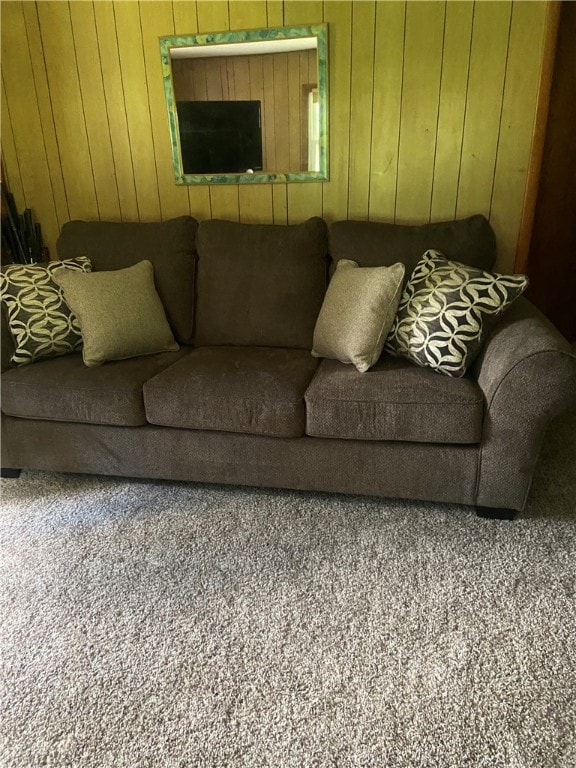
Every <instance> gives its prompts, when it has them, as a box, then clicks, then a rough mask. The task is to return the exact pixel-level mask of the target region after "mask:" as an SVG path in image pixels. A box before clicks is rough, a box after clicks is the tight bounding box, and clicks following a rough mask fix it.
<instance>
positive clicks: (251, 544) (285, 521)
mask: <svg viewBox="0 0 576 768" xmlns="http://www.w3.org/2000/svg"><path fill="white" fill-rule="evenodd" d="M383 471H385V468H383ZM575 584H576V417H574V416H573V417H571V418H570V419H565V420H564V421H563V422H561V423H560V422H557V423H556V424H555V425H554V429H553V431H552V433H550V434H549V435H548V437H547V440H546V443H545V445H544V449H543V455H542V460H541V462H540V465H539V467H538V472H537V476H536V479H535V482H534V485H533V490H532V493H531V497H530V502H529V506H528V509H527V510H526V512H525V513H524V514H523V515H522V516H521V517H520V518H519V519H518V520H517V521H515V522H513V523H506V522H493V521H485V520H479V519H477V518H476V517H475V516H474V514H473V513H472V512H471V511H470V510H469V509H467V508H465V507H460V506H456V505H441V504H423V503H419V502H404V501H398V500H379V499H373V498H358V497H344V496H330V495H324V494H312V493H309V494H307V493H296V492H290V491H272V490H261V489H248V488H228V487H224V486H208V485H193V484H185V483H169V482H145V481H127V480H122V479H112V478H98V477H88V476H66V475H63V474H48V473H41V472H29V473H24V474H23V475H22V477H21V478H20V479H19V480H4V481H2V506H1V513H0V664H1V680H0V684H1V689H0V697H1V700H0V710H1V711H0V765H1V766H2V768H8V767H10V768H32V767H33V766H50V767H51V768H61V767H63V766H71V767H72V766H74V767H75V768H84V767H88V766H89V767H90V768H108V767H109V768H124V767H126V766H130V767H133V768H147V767H152V766H154V767H156V766H158V767H159V768H184V767H187V766H200V767H202V768H204V767H207V768H208V767H214V768H227V767H228V766H230V768H239V767H240V766H242V767H244V766H245V767H246V768H248V767H250V768H252V767H254V768H265V767H267V766H270V767H274V768H284V767H286V768H287V767H288V766H290V768H292V767H293V768H307V767H310V768H312V767H318V768H320V767H326V768H328V766H330V767H331V768H347V767H348V766H350V767H352V766H370V767H373V766H374V767H380V766H382V767H383V768H412V767H414V768H415V767H416V766H418V767H419V768H426V767H428V766H430V767H432V766H434V767H438V768H452V767H454V768H456V767H458V768H461V767H465V766H474V768H484V767H485V768H499V767H500V766H502V767H504V766H506V768H552V767H554V768H556V767H559V768H571V767H572V766H575V765H576V610H575V607H576V597H575Z"/></svg>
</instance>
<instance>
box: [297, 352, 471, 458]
mask: <svg viewBox="0 0 576 768" xmlns="http://www.w3.org/2000/svg"><path fill="white" fill-rule="evenodd" d="M482 415H483V396H482V392H481V391H480V388H479V387H478V385H477V384H476V382H474V381H472V380H471V379H469V378H463V379H451V378H448V377H445V376H439V375H438V374H437V373H435V372H434V371H432V370H430V369H426V368H419V367H418V366H416V365H414V364H413V363H411V362H409V361H408V360H400V359H398V358H392V357H388V356H387V355H385V356H383V357H382V358H381V359H380V360H379V361H378V363H376V365H375V366H374V367H373V368H371V369H370V370H369V371H367V372H366V373H359V372H358V371H357V370H356V369H355V368H353V367H351V366H349V365H344V364H343V363H340V362H338V361H337V360H323V361H322V363H321V364H320V367H319V368H318V371H317V373H316V376H315V377H314V380H313V381H312V383H311V385H310V386H309V388H308V391H307V392H306V433H307V434H308V435H311V436H313V437H334V438H344V439H349V440H404V441H410V442H420V443H477V442H479V441H480V437H481V431H482ZM383 471H385V468H383Z"/></svg>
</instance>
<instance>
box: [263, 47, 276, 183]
mask: <svg viewBox="0 0 576 768" xmlns="http://www.w3.org/2000/svg"><path fill="white" fill-rule="evenodd" d="M262 79H263V91H264V102H263V105H262V120H263V124H264V130H263V136H264V143H265V147H266V149H265V152H264V155H265V157H266V163H265V165H264V169H265V170H266V171H269V172H270V173H273V172H274V171H276V170H277V168H278V164H277V162H276V141H275V139H274V57H273V56H272V55H266V56H262Z"/></svg>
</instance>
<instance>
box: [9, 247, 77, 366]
mask: <svg viewBox="0 0 576 768" xmlns="http://www.w3.org/2000/svg"><path fill="white" fill-rule="evenodd" d="M59 269H72V270H77V271H80V272H91V271H92V262H91V261H90V259H89V258H88V257H87V256H78V257H77V258H75V259H65V260H63V261H50V262H48V263H40V264H10V265H9V266H7V267H4V268H3V270H2V272H1V273H0V299H1V300H2V304H3V305H4V308H5V310H6V319H7V320H8V326H9V328H10V332H11V334H12V338H13V339H14V346H15V351H14V354H13V355H12V357H11V358H10V362H11V363H12V364H13V365H26V364H27V363H32V362H34V361H35V360H40V359H42V358H46V357H58V356H60V355H67V354H69V353H70V352H76V351H78V350H79V349H81V348H82V334H81V332H80V326H79V324H78V321H77V319H76V317H75V315H74V314H73V313H72V312H71V310H70V308H69V307H68V305H67V304H66V302H65V301H64V295H63V293H62V288H60V286H59V285H57V284H56V283H55V282H54V280H52V275H53V274H54V272H56V271H58V270H59Z"/></svg>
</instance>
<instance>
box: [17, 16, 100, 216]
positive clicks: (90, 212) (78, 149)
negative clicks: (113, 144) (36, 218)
mask: <svg viewBox="0 0 576 768" xmlns="http://www.w3.org/2000/svg"><path fill="white" fill-rule="evenodd" d="M38 18H39V22H40V32H41V35H42V44H43V48H44V58H45V61H46V71H47V74H48V84H49V88H50V100H51V102H52V109H53V114H54V123H55V126H56V135H57V137H58V147H59V150H60V162H61V165H62V173H63V177H64V184H65V187H66V195H67V198H68V207H69V210H70V216H71V217H72V218H74V219H97V218H98V204H97V200H96V191H95V188H94V177H93V174H92V159H91V156H90V147H89V145H88V137H87V135H86V123H85V118H84V106H83V103H82V95H81V92H80V83H79V79H78V69H77V64H76V55H75V52H74V40H73V37H72V25H71V21H70V9H69V7H68V4H67V3H50V2H40V3H38ZM63 50H65V51H68V56H69V57H70V58H69V59H68V61H67V64H66V66H62V51H63ZM5 63H6V62H5V61H4V57H3V62H2V66H3V67H4V66H5ZM28 66H29V64H28ZM32 92H33V91H32Z"/></svg>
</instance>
